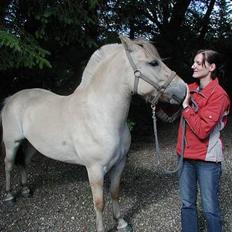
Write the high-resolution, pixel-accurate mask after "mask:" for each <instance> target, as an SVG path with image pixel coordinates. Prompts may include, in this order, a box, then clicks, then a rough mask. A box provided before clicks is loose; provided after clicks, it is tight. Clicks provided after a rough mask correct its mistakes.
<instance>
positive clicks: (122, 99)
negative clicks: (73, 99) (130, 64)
mask: <svg viewBox="0 0 232 232" xmlns="http://www.w3.org/2000/svg"><path fill="white" fill-rule="evenodd" d="M121 60H122V59H121ZM115 63H116V64H117V62H114V61H112V62H111V63H110V64H102V65H101V67H99V69H98V70H97V72H96V74H95V75H94V77H93V78H92V80H91V82H90V83H89V84H88V86H85V87H84V88H83V87H82V88H81V89H79V90H78V89H77V90H76V91H75V92H74V94H75V93H78V92H83V93H84V95H85V98H86V103H87V104H88V105H90V106H91V107H92V108H93V109H95V108H96V107H98V108H100V109H101V108H106V109H107V112H104V114H105V113H106V114H108V115H109V116H110V117H112V118H115V120H117V118H119V119H121V120H126V118H127V116H128V111H129V107H130V101H131V90H130V85H129V80H130V78H129V76H128V74H127V73H128V68H127V67H126V66H125V62H124V63H123V60H122V61H120V63H119V64H118V65H117V67H115ZM115 116H117V117H115Z"/></svg>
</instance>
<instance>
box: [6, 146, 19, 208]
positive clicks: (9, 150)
mask: <svg viewBox="0 0 232 232" xmlns="http://www.w3.org/2000/svg"><path fill="white" fill-rule="evenodd" d="M18 147H19V142H16V143H12V144H9V143H8V144H7V146H5V155H6V156H5V175H6V176H5V178H6V197H5V199H4V201H5V202H6V203H7V204H9V205H12V204H14V202H15V196H14V195H13V193H12V190H11V171H12V169H13V166H14V162H15V156H16V152H17V149H18Z"/></svg>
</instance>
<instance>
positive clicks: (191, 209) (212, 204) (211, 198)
mask: <svg viewBox="0 0 232 232" xmlns="http://www.w3.org/2000/svg"><path fill="white" fill-rule="evenodd" d="M179 174H180V175H179V176H180V180H179V182H180V197H181V202H182V207H181V225H182V232H197V231H198V218H197V207H196V204H197V190H198V185H199V189H200V194H201V199H202V208H203V212H204V216H205V218H206V221H207V229H208V232H221V231H222V220H221V212H220V207H219V188H220V176H221V164H220V163H214V162H204V161H195V160H186V159H185V160H184V161H183V166H182V169H181V171H180V173H179Z"/></svg>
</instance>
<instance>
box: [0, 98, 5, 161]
mask: <svg viewBox="0 0 232 232" xmlns="http://www.w3.org/2000/svg"><path fill="white" fill-rule="evenodd" d="M3 106H4V104H3V102H1V103H0V157H1V156H3V157H5V146H4V143H3V126H2V109H3Z"/></svg>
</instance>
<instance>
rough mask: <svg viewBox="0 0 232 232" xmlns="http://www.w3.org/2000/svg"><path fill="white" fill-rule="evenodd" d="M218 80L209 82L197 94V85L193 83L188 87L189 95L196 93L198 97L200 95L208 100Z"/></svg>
mask: <svg viewBox="0 0 232 232" xmlns="http://www.w3.org/2000/svg"><path fill="white" fill-rule="evenodd" d="M218 84H219V82H218V78H216V79H214V80H212V81H210V83H209V84H208V85H206V86H205V88H203V89H202V90H201V91H200V92H199V87H200V86H199V84H198V83H197V82H194V83H192V84H190V85H189V89H190V93H194V92H197V93H199V94H200V95H202V96H203V97H205V98H208V97H209V96H210V95H211V94H212V93H213V92H214V90H215V88H216V87H217V86H218Z"/></svg>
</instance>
